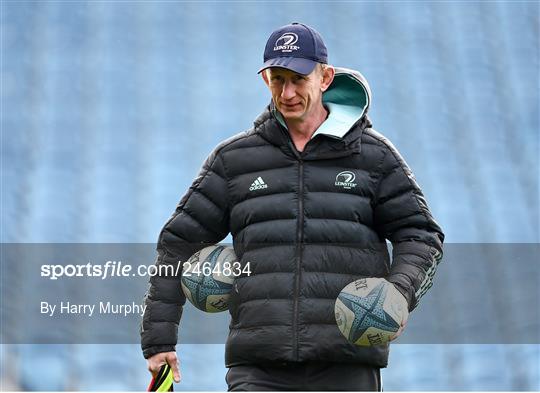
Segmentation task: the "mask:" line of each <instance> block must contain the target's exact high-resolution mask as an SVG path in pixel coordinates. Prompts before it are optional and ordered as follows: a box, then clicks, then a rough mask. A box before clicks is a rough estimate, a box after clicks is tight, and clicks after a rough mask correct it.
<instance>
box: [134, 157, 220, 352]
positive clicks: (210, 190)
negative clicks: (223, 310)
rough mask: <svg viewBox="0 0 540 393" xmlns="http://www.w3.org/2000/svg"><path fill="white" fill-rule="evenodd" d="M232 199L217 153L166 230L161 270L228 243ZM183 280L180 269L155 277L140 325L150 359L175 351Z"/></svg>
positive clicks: (159, 258) (160, 255) (159, 257)
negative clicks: (156, 355)
mask: <svg viewBox="0 0 540 393" xmlns="http://www.w3.org/2000/svg"><path fill="white" fill-rule="evenodd" d="M227 194H228V193H227V181H226V176H225V170H224V166H223V162H222V158H221V157H220V156H219V154H217V152H216V151H214V152H213V153H212V154H211V155H210V156H209V157H208V159H207V160H206V161H205V163H204V164H203V167H202V169H201V171H200V173H199V175H198V176H197V177H196V179H195V180H194V181H193V184H192V185H191V187H190V188H189V190H188V192H187V193H186V194H185V195H184V197H183V198H182V199H181V200H180V202H179V204H178V206H177V207H176V210H175V212H174V213H173V215H172V216H171V218H170V219H169V220H168V221H167V223H166V224H165V226H164V227H163V229H162V230H161V233H160V235H159V240H158V245H157V258H156V262H155V263H156V265H173V266H175V267H176V266H177V265H178V264H179V263H182V262H185V261H187V260H188V259H189V257H190V256H191V255H193V254H194V253H195V252H197V251H198V250H200V249H202V248H203V247H206V246H208V245H211V244H215V243H219V242H220V241H221V240H223V238H225V236H227V234H228V232H229V212H228V198H227ZM164 270H166V269H163V271H164ZM174 271H176V269H175V270H174ZM160 274H161V273H160ZM180 279H181V269H178V275H177V276H174V275H171V274H168V275H166V274H161V275H157V276H154V277H151V278H150V284H149V288H148V291H147V293H146V296H145V304H146V310H145V313H144V316H143V320H142V324H141V346H142V350H143V355H144V357H145V358H149V357H150V356H152V355H154V354H156V353H159V352H167V351H174V350H175V345H176V342H177V338H178V324H179V322H180V317H181V315H182V307H183V305H184V304H185V302H186V298H185V296H184V294H183V293H182V290H181V286H180Z"/></svg>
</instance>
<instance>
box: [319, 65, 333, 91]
mask: <svg viewBox="0 0 540 393" xmlns="http://www.w3.org/2000/svg"><path fill="white" fill-rule="evenodd" d="M335 74H336V70H335V69H334V67H332V66H331V65H328V66H326V67H325V68H324V70H323V76H322V79H323V80H322V83H321V91H323V92H325V91H326V90H327V89H328V88H329V87H330V85H331V84H332V81H333V80H334V75H335Z"/></svg>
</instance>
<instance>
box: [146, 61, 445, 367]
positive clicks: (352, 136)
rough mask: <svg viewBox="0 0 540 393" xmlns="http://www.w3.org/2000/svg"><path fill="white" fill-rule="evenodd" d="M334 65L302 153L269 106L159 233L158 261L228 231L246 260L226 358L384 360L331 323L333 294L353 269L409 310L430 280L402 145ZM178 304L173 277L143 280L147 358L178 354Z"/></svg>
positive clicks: (431, 226) (429, 256)
mask: <svg viewBox="0 0 540 393" xmlns="http://www.w3.org/2000/svg"><path fill="white" fill-rule="evenodd" d="M336 71H337V72H336V77H335V80H334V82H333V84H332V86H331V87H330V89H329V90H328V91H327V92H326V93H325V95H324V101H325V105H327V107H328V108H329V109H330V115H331V117H329V120H330V121H329V120H327V122H326V123H325V127H322V128H321V129H319V130H318V131H317V133H316V134H315V135H314V137H313V138H312V139H311V140H310V141H309V143H308V144H307V145H306V147H305V149H304V151H303V152H302V153H299V152H298V151H297V150H296V149H295V148H294V145H293V144H292V142H291V139H290V137H289V135H288V132H287V130H286V128H285V127H284V126H283V125H282V124H281V121H280V117H279V114H277V113H276V112H275V111H274V110H273V107H272V105H270V107H269V108H268V109H267V111H265V112H264V113H263V114H262V115H261V116H260V117H259V118H258V119H257V121H256V122H255V127H254V128H253V129H251V130H249V131H247V132H245V133H242V134H239V135H237V136H235V137H233V138H231V139H229V140H227V141H225V142H223V143H221V144H220V145H219V146H218V147H217V148H216V149H215V150H214V152H213V153H212V154H211V155H210V157H209V158H208V159H207V161H206V162H205V163H204V166H203V169H202V171H201V173H200V174H199V176H198V177H197V178H196V179H195V181H194V183H193V185H192V186H191V187H190V189H189V191H188V192H187V194H186V195H185V196H184V197H183V198H182V200H181V201H180V203H179V205H178V207H177V208H176V211H175V213H174V214H173V216H172V217H171V218H170V220H169V221H168V222H167V223H166V225H165V227H164V228H163V231H162V232H161V235H160V237H159V244H158V254H159V255H158V258H157V262H156V263H158V264H171V263H173V264H176V263H177V261H179V260H182V261H185V260H187V259H188V258H189V256H191V255H192V254H193V253H194V252H195V251H196V250H198V249H200V248H202V247H204V246H206V245H208V244H214V243H217V242H219V241H221V240H222V239H223V238H224V237H225V236H226V235H227V234H228V233H229V232H231V234H232V236H233V239H234V249H235V252H236V254H237V256H238V257H239V258H240V260H241V262H242V264H246V263H248V262H249V263H250V265H251V266H250V267H251V271H252V273H251V275H250V276H241V277H238V278H237V279H236V280H235V284H234V290H233V293H232V295H231V301H230V309H229V311H230V314H231V323H230V334H229V338H228V340H227V345H226V365H227V366H232V365H237V364H243V363H253V362H269V361H278V362H283V361H293V362H294V361H307V360H321V361H336V362H358V363H365V364H370V365H375V366H380V367H384V366H386V364H387V358H388V346H380V347H372V348H363V347H357V346H355V345H352V344H350V343H348V342H347V340H346V339H345V338H344V337H343V336H342V335H341V333H340V332H339V330H338V328H337V325H336V322H335V318H334V302H335V300H336V297H337V295H338V294H339V292H340V291H341V289H343V287H345V286H346V285H347V284H348V283H350V282H351V281H353V280H355V279H358V278H360V277H386V278H387V279H388V280H389V281H391V282H393V283H394V284H395V285H396V286H397V288H398V289H399V290H400V292H401V293H403V294H404V296H405V297H406V299H407V301H408V303H409V306H410V309H411V310H412V309H413V308H414V307H415V306H416V304H417V302H418V299H419V298H420V297H421V296H422V294H423V293H424V292H425V291H426V290H427V289H428V288H429V286H430V285H431V278H432V276H433V273H434V271H435V268H436V266H437V263H438V261H439V260H440V256H441V255H442V241H443V237H444V236H443V234H442V231H441V229H440V228H439V226H438V225H437V224H436V222H435V221H434V220H433V218H432V216H431V214H430V212H429V210H428V207H427V204H426V201H425V199H424V197H423V195H422V192H421V191H420V188H419V187H418V185H417V183H416V181H415V180H414V177H413V175H412V173H411V171H410V170H409V168H408V167H407V165H406V164H405V162H404V161H403V159H402V158H401V157H400V155H399V153H398V152H397V151H396V149H395V148H394V147H393V146H392V145H391V144H390V142H389V141H388V140H386V139H385V138H384V137H383V136H381V135H380V134H378V133H377V132H375V131H374V130H373V129H372V128H371V123H370V121H369V119H368V117H367V115H366V113H367V110H368V108H369V103H370V99H371V97H370V91H369V86H368V85H367V82H366V81H365V80H364V78H363V77H362V76H361V75H360V74H359V73H357V72H354V71H351V70H346V69H339V68H338V69H337V70H336ZM347 131H348V132H347ZM385 239H389V240H390V241H391V242H392V244H393V258H392V259H393V263H392V265H391V264H390V258H389V254H388V251H387V247H386V241H385ZM184 303H185V297H184V296H183V294H182V291H181V290H180V284H179V278H167V277H153V278H152V279H151V286H150V289H149V291H148V294H147V298H146V305H147V308H146V312H145V315H144V318H143V323H142V333H141V336H142V347H143V352H144V356H145V357H149V356H151V355H153V354H155V353H158V352H163V351H169V350H173V349H174V346H175V344H176V340H177V329H178V323H179V320H180V316H181V311H182V306H183V304H184Z"/></svg>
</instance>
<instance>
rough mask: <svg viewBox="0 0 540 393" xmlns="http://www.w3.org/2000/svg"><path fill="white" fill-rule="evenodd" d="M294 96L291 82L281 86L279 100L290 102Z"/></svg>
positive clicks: (294, 92)
mask: <svg viewBox="0 0 540 393" xmlns="http://www.w3.org/2000/svg"><path fill="white" fill-rule="evenodd" d="M295 95H296V86H295V85H294V83H292V82H291V81H287V82H285V83H284V85H283V90H282V91H281V98H283V99H284V100H290V99H291V98H293V97H294V96H295Z"/></svg>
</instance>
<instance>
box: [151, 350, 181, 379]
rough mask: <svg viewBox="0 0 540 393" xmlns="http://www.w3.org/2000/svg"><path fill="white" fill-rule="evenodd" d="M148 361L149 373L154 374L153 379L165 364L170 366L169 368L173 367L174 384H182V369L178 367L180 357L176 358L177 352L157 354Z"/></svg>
mask: <svg viewBox="0 0 540 393" xmlns="http://www.w3.org/2000/svg"><path fill="white" fill-rule="evenodd" d="M147 360H148V371H150V373H152V377H155V376H156V375H157V373H158V372H159V369H160V368H161V366H163V365H164V364H168V365H169V366H171V369H172V372H173V378H174V382H176V383H178V382H180V379H181V375H180V368H179V367H178V357H177V356H176V352H175V351H171V352H160V353H156V354H155V355H154V356H151V357H149V358H148V359H147Z"/></svg>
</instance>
